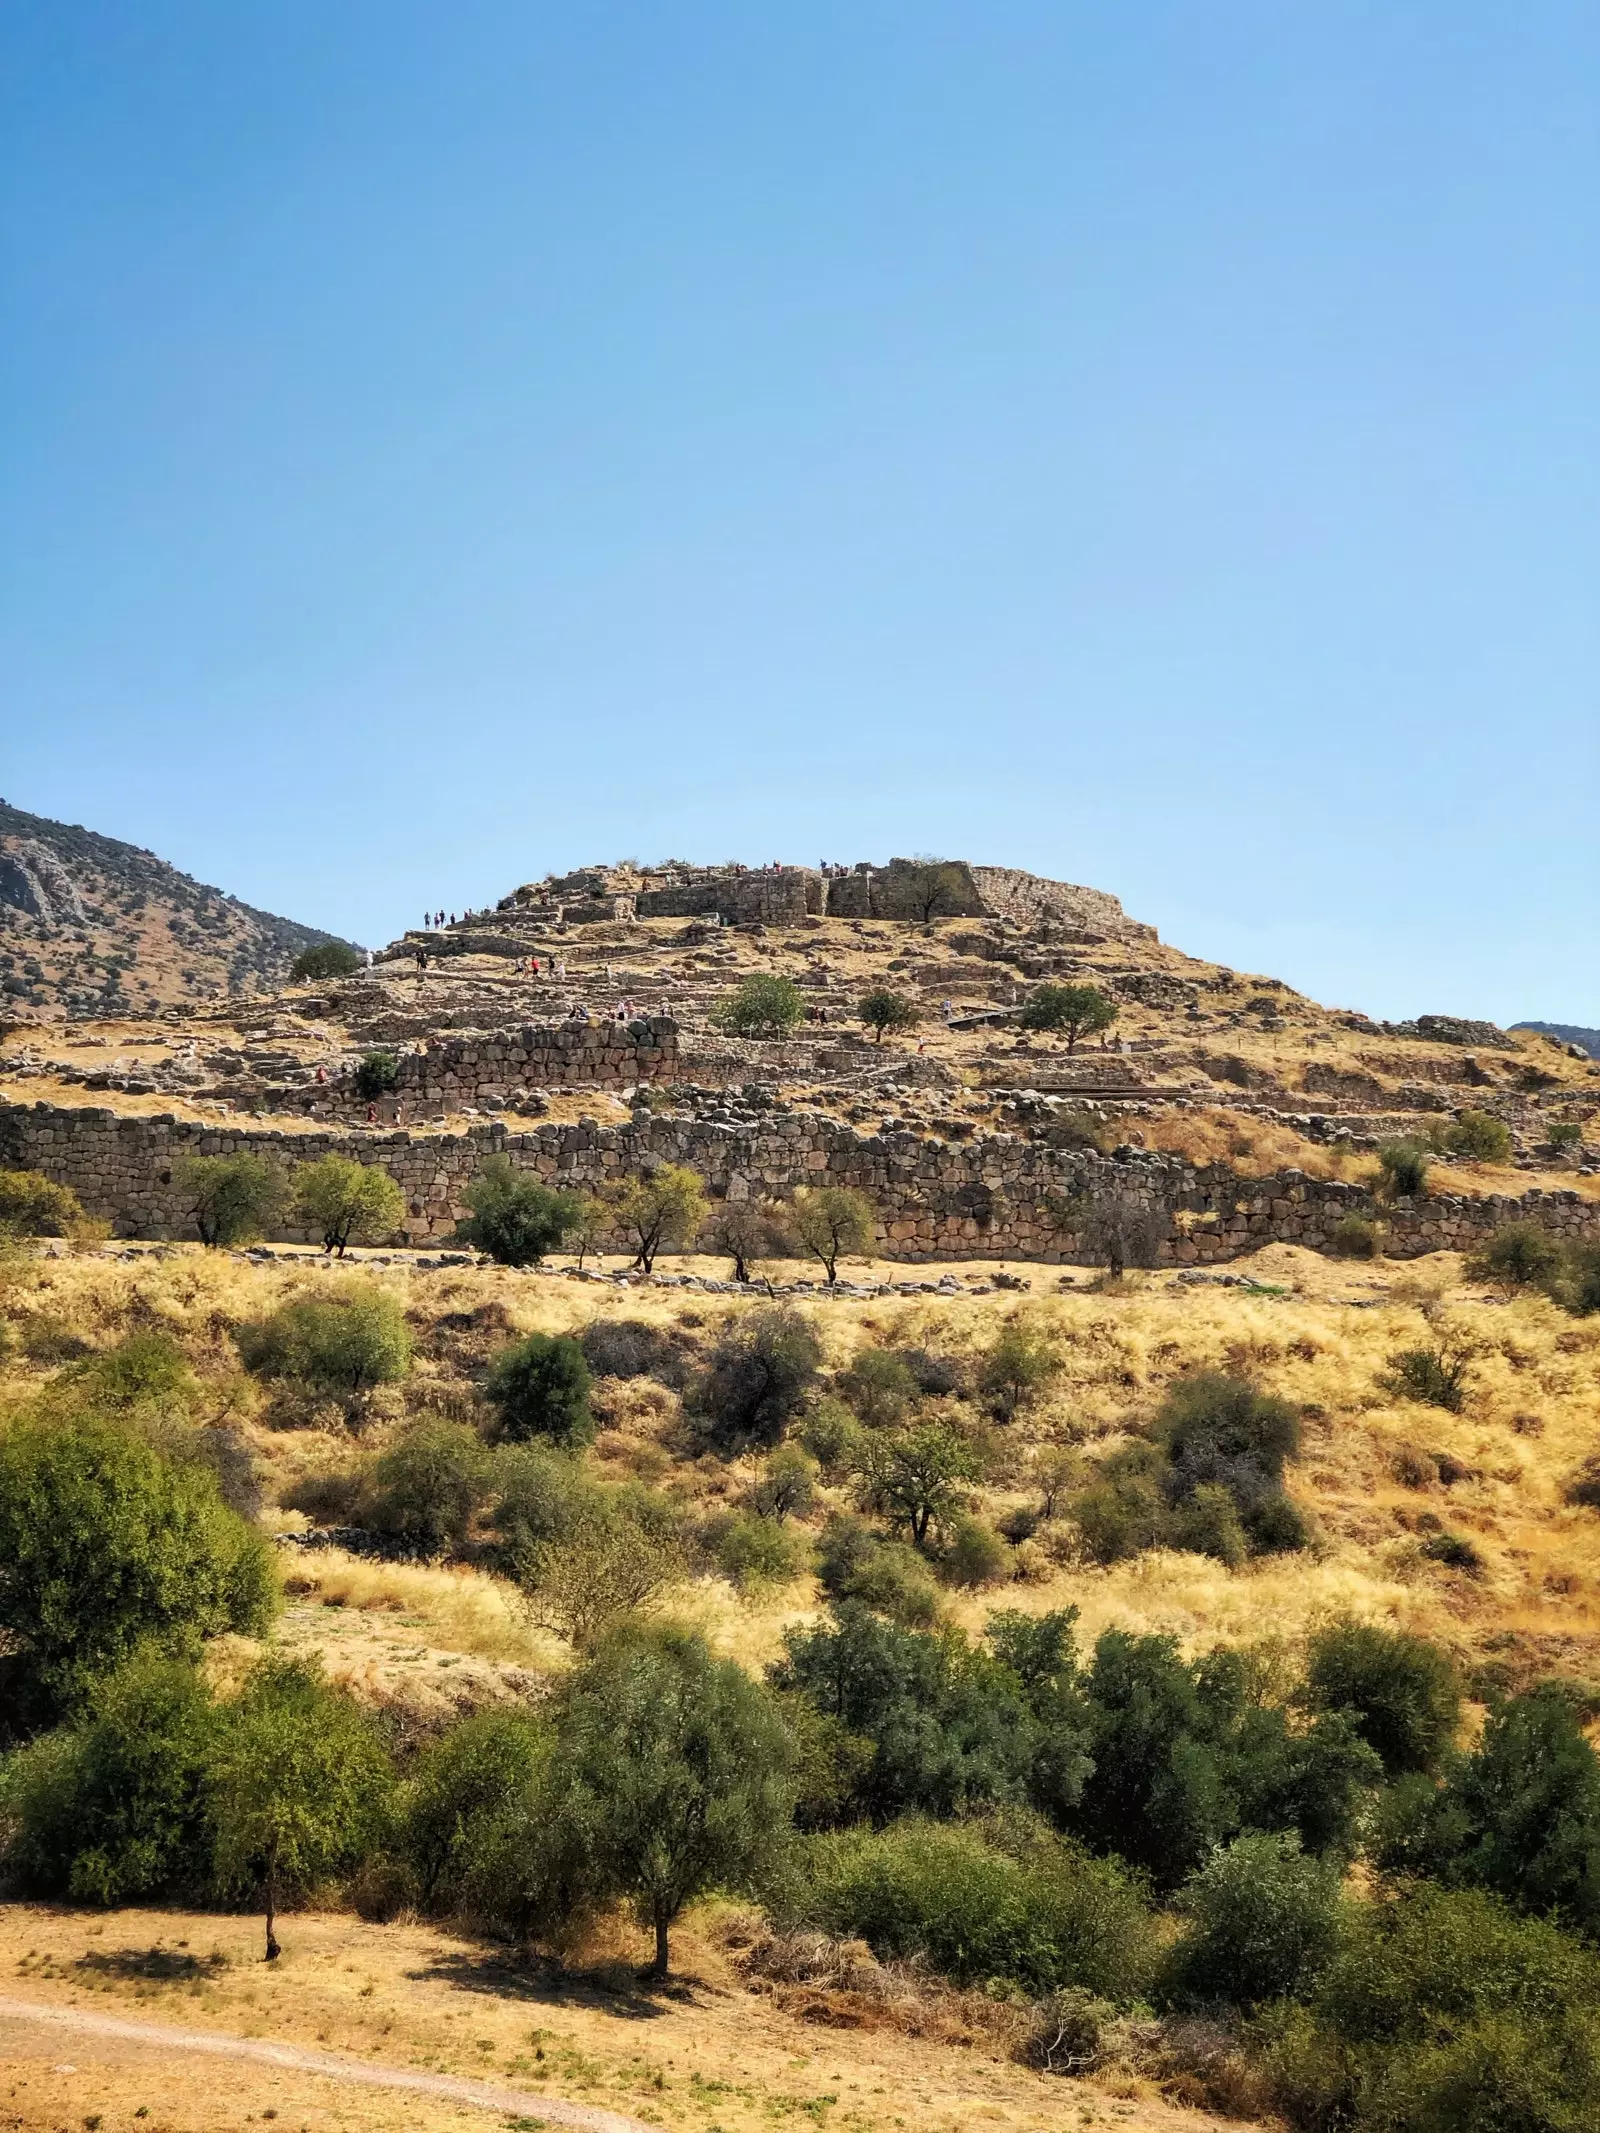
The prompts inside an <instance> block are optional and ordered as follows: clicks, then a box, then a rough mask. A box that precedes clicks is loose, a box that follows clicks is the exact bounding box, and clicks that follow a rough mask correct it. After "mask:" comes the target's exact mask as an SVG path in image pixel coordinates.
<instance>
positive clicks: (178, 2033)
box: [0, 1996, 652, 2133]
mask: <svg viewBox="0 0 1600 2133" xmlns="http://www.w3.org/2000/svg"><path fill="white" fill-rule="evenodd" d="M14 2023H16V2024H23V2023H48V2024H50V2025H52V2026H53V2027H55V2028H57V2029H66V2030H76V2031H77V2032H79V2034H82V2035H89V2036H96V2037H115V2038H120V2039H122V2040H123V2041H124V2042H126V2043H132V2044H153V2045H159V2046H160V2047H161V2049H162V2050H164V2051H185V2052H209V2053H210V2054H211V2055H212V2057H213V2058H218V2059H255V2060H259V2061H260V2062H261V2063H262V2064H263V2065H266V2066H277V2067H288V2068H290V2069H292V2070H293V2071H294V2072H296V2073H301V2074H320V2075H322V2076H323V2077H324V2078H325V2079H327V2080H330V2081H347V2082H351V2083H354V2084H356V2085H357V2086H359V2087H362V2088H375V2089H412V2090H415V2091H417V2092H418V2093H420V2094H422V2095H424V2096H443V2097H446V2098H447V2099H449V2101H451V2102H453V2103H468V2104H477V2105H479V2106H480V2107H481V2108H482V2109H484V2110H486V2111H500V2112H506V2111H512V2112H515V2113H516V2114H517V2115H518V2116H519V2117H522V2118H530V2119H531V2118H536V2119H540V2120H542V2121H543V2122H544V2123H545V2124H547V2125H552V2126H579V2127H582V2128H583V2129H584V2133H652V2129H651V2128H649V2127H647V2126H646V2125H645V2124H644V2121H643V2120H642V2119H638V2118H627V2117H625V2116H624V2115H623V2114H622V2113H621V2112H620V2111H603V2110H600V2109H598V2108H597V2107H596V2106H595V2105H593V2104H587V2103H561V2102H558V2101H557V2100H556V2098H554V2097H551V2096H541V2095H539V2094H537V2093H536V2092H535V2091H533V2090H531V2089H507V2088H500V2087H498V2086H497V2085H496V2084H495V2083H493V2082H488V2081H464V2080H462V2079H461V2078H460V2077H459V2076H457V2075H455V2074H424V2073H417V2072H414V2071H412V2070H411V2069H410V2068H407V2067H400V2066H375V2065H374V2064H373V2063H372V2062H371V2061H370V2060H363V2059H341V2058H338V2057H336V2056H335V2055H334V2054H333V2053H331V2052H313V2051H306V2050H305V2049H303V2047H302V2046H300V2045H298V2044H267V2043H264V2042H263V2041H261V2040H260V2039H258V2038H255V2037H231V2036H226V2035H222V2034H218V2033H216V2032H213V2031H207V2030H200V2029H172V2028H169V2027H168V2026H167V2025H166V2024H165V2023H161V2022H125V2021H123V2020H122V2019H121V2018H120V2017H118V2016H116V2015H100V2014H86V2013H84V2012H83V2011H82V2010H81V2009H79V2008H76V2007H50V2006H44V2005H41V2004H39V2003H38V2002H36V2001H32V2000H12V1999H6V1998H4V1997H3V1996H0V2043H3V2042H4V2040H5V2038H6V2034H7V2031H8V2030H9V2028H10V2026H11V2025H12V2024H14Z"/></svg>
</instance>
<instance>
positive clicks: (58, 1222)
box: [0, 1170, 88, 1240]
mask: <svg viewBox="0 0 1600 2133" xmlns="http://www.w3.org/2000/svg"><path fill="white" fill-rule="evenodd" d="M87 1221H88V1217H87V1216H86V1215H85V1214H84V1211H83V1207H82V1204H81V1202H80V1201H79V1199H78V1195H77V1194H76V1193H75V1192H73V1191H72V1190H71V1189H70V1188H69V1187H68V1186H66V1185H56V1184H53V1183H52V1182H51V1180H50V1179H49V1178H47V1177H45V1176H44V1174H43V1172H42V1171H38V1170H0V1240H4V1239H5V1238H8V1237H71V1236H75V1235H77V1234H78V1233H79V1232H80V1231H81V1230H82V1229H83V1227H84V1225H85V1224H86V1223H87Z"/></svg>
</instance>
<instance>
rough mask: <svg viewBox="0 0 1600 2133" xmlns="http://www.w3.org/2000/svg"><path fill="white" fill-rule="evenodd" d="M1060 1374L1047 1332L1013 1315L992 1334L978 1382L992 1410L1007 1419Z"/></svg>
mask: <svg viewBox="0 0 1600 2133" xmlns="http://www.w3.org/2000/svg"><path fill="white" fill-rule="evenodd" d="M1060 1375H1061V1358H1060V1355H1059V1354H1058V1353H1057V1351H1056V1347H1055V1344H1054V1342H1053V1341H1052V1340H1051V1339H1050V1338H1049V1336H1048V1334H1047V1333H1046V1332H1045V1331H1043V1330H1042V1329H1041V1328H1040V1327H1039V1326H1037V1325H1034V1324H1032V1323H1030V1322H1029V1321H1028V1320H1027V1319H1023V1318H1013V1319H1010V1320H1008V1322H1007V1323H1006V1324H1005V1325H1003V1326H1002V1327H1001V1328H1000V1331H999V1332H998V1333H997V1334H996V1335H995V1339H994V1345H993V1346H992V1347H991V1348H990V1350H989V1352H988V1354H987V1355H986V1356H985V1357H984V1359H983V1363H982V1365H981V1367H980V1369H979V1372H978V1383H979V1386H980V1388H981V1389H982V1391H983V1392H984V1393H986V1394H987V1395H988V1398H989V1402H990V1404H991V1406H992V1407H993V1408H994V1411H995V1413H996V1414H997V1415H999V1416H1000V1418H1001V1419H1002V1421H1006V1422H1010V1421H1012V1420H1013V1419H1014V1418H1015V1417H1016V1415H1017V1414H1018V1413H1020V1411H1021V1410H1022V1409H1023V1408H1024V1407H1031V1406H1032V1405H1033V1403H1034V1402H1035V1401H1036V1400H1037V1399H1038V1398H1039V1397H1040V1395H1041V1394H1042V1393H1043V1391H1044V1389H1045V1387H1046V1386H1047V1385H1048V1384H1050V1382H1051V1381H1052V1379H1054V1378H1057V1377H1059V1376H1060Z"/></svg>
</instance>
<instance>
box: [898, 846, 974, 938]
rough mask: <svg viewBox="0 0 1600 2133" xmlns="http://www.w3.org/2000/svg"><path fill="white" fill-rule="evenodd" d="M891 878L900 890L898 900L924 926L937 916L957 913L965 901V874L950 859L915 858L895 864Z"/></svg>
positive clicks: (946, 916)
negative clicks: (900, 864) (902, 863)
mask: <svg viewBox="0 0 1600 2133" xmlns="http://www.w3.org/2000/svg"><path fill="white" fill-rule="evenodd" d="M890 882H891V887H892V888H893V889H895V890H897V891H898V896H897V900H898V901H900V902H902V903H903V904H904V905H905V907H906V909H907V910H909V912H910V913H911V916H912V917H913V918H915V919H917V920H918V921H919V922H920V923H921V924H922V925H924V926H931V925H932V924H933V921H934V920H935V919H936V918H951V917H954V916H956V915H957V914H958V913H959V912H960V910H961V906H962V905H963V904H964V903H965V902H966V889H967V884H966V876H965V874H964V872H963V870H962V869H961V868H960V867H959V866H957V865H955V864H954V863H953V862H952V861H951V860H948V859H918V860H915V861H914V862H913V863H912V864H911V865H910V866H907V867H903V868H896V869H895V870H894V872H893V873H892V874H891V876H890Z"/></svg>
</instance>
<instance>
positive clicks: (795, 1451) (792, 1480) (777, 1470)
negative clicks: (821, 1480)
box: [750, 1444, 817, 1520]
mask: <svg viewBox="0 0 1600 2133" xmlns="http://www.w3.org/2000/svg"><path fill="white" fill-rule="evenodd" d="M816 1495H817V1462H816V1460H815V1459H813V1458H812V1457H811V1455H810V1453H809V1452H805V1451H802V1450H801V1448H800V1446H799V1445H798V1444H783V1445H780V1446H779V1447H778V1449H777V1451H775V1452H774V1453H773V1455H772V1457H771V1458H770V1459H769V1460H768V1461H767V1463H766V1465H765V1466H764V1467H763V1468H762V1469H761V1472H760V1474H759V1476H758V1477H757V1479H756V1482H755V1485H754V1487H753V1488H752V1489H751V1491H750V1501H751V1503H752V1505H753V1506H754V1508H755V1509H756V1510H758V1511H759V1512H760V1513H761V1515H762V1517H763V1518H776V1519H780V1520H782V1519H785V1518H803V1517H804V1516H805V1514H806V1513H807V1512H808V1511H809V1510H810V1509H811V1507H812V1505H813V1504H814V1503H815V1501H816Z"/></svg>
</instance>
